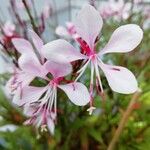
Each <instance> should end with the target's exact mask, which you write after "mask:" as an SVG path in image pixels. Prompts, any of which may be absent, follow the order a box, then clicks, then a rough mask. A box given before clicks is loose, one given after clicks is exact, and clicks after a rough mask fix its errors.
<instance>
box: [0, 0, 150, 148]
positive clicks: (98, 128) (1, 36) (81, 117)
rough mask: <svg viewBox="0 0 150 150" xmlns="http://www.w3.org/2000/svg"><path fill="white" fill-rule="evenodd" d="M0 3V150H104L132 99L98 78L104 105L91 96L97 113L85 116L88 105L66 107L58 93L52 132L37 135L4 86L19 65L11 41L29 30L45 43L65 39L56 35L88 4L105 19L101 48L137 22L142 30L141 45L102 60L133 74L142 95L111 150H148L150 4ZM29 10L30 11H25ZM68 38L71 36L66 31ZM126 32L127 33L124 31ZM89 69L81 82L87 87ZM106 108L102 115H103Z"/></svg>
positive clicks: (111, 0)
mask: <svg viewBox="0 0 150 150" xmlns="http://www.w3.org/2000/svg"><path fill="white" fill-rule="evenodd" d="M25 2H26V3H27V8H26V7H25V6H24V3H23V2H22V0H0V45H1V46H0V54H1V55H0V150H77V149H78V150H80V149H81V150H107V148H108V145H109V143H110V142H111V140H112V138H113V136H114V135H115V132H116V129H117V128H118V125H119V121H120V120H121V118H122V116H123V115H124V113H125V112H126V109H127V107H128V104H129V103H130V100H131V99H132V97H133V95H123V94H119V93H115V92H112V91H111V89H110V88H109V87H108V84H107V81H106V79H105V77H104V75H103V74H102V75H101V76H102V82H103V85H104V89H105V95H106V101H105V106H103V101H102V99H101V97H99V96H97V95H95V99H94V100H95V106H96V108H97V109H96V110H95V111H94V114H93V115H91V116H90V115H88V112H87V111H86V109H87V107H83V108H82V107H78V106H74V105H72V103H70V102H69V101H66V104H64V101H63V99H64V98H66V97H65V96H64V95H59V98H58V99H59V102H58V107H59V109H60V112H59V113H58V116H59V117H58V120H57V123H56V128H55V134H54V135H51V134H50V133H48V132H44V133H41V132H40V131H39V130H38V129H36V128H35V127H34V126H25V125H24V124H23V123H24V121H25V120H26V116H25V115H24V114H23V113H22V109H21V108H18V107H17V106H15V105H14V104H13V103H12V101H11V100H12V97H11V95H9V93H8V91H7V90H6V88H5V86H6V83H7V81H8V80H9V78H10V77H11V75H12V72H13V71H12V70H13V67H12V66H13V65H17V60H18V57H19V54H17V53H16V51H15V50H14V47H13V46H12V43H11V40H12V38H14V37H23V38H25V39H29V37H28V34H27V29H28V28H33V30H34V31H35V32H38V34H39V35H40V37H42V39H43V40H44V42H45V43H46V42H49V41H51V40H54V39H58V38H65V39H67V40H68V41H70V42H71V43H72V44H74V45H75V46H76V44H75V42H74V41H73V40H72V39H71V38H70V37H69V38H68V35H67V37H66V35H63V34H61V33H60V32H57V27H58V26H59V27H60V26H61V27H63V29H65V30H66V31H68V30H69V26H68V24H67V22H73V21H74V19H75V16H76V15H77V13H78V11H79V10H80V9H81V7H82V6H83V5H84V4H86V3H89V4H91V5H93V6H94V7H95V8H96V9H97V10H98V11H99V13H100V15H101V16H102V17H103V20H104V25H103V29H102V33H101V37H100V41H99V43H98V47H103V46H104V45H105V44H106V43H107V41H108V40H109V38H110V36H111V34H112V33H113V31H114V30H115V29H116V28H117V27H119V26H121V25H124V24H129V23H135V24H138V25H140V27H141V28H142V29H143V31H144V38H143V40H142V43H141V44H140V45H139V46H138V47H137V48H136V49H135V50H134V51H132V52H130V53H126V54H108V55H107V56H106V57H105V58H103V59H104V60H103V61H104V62H107V63H109V64H116V65H120V66H124V67H127V68H128V69H130V70H131V71H132V72H133V73H134V74H135V76H136V78H137V80H138V84H139V88H140V89H141V91H142V92H141V93H140V95H139V97H138V98H136V102H135V103H134V104H133V105H132V113H131V114H130V116H129V117H128V118H127V120H126V124H125V127H124V129H123V131H122V132H121V135H120V137H119V140H118V142H117V144H116V147H115V150H149V149H150V142H149V141H150V0H116V1H115V0H108V1H107V0H106V1H105V0H104V1H103V0H25ZM28 10H29V11H28ZM68 34H69V33H68ZM127 34H128V33H127ZM89 78H90V71H89V70H87V73H86V76H84V78H83V79H81V80H83V81H84V83H86V85H89V81H88V79H89ZM103 109H104V111H103Z"/></svg>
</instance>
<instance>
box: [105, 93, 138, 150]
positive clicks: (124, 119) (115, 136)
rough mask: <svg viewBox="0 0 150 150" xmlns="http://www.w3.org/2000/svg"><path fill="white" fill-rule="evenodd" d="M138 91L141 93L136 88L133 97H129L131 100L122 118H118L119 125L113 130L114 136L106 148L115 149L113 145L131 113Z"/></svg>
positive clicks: (108, 149)
mask: <svg viewBox="0 0 150 150" xmlns="http://www.w3.org/2000/svg"><path fill="white" fill-rule="evenodd" d="M140 93H141V91H140V90H138V91H137V92H135V94H134V95H133V97H132V99H131V101H130V103H129V105H128V107H127V109H126V111H125V112H124V114H123V116H122V119H121V120H120V123H119V126H118V128H117V130H116V132H115V134H114V136H113V138H112V140H111V142H110V144H109V146H108V148H107V150H114V149H115V145H116V143H117V142H118V140H119V137H120V135H121V133H122V131H123V129H124V127H125V125H126V122H127V121H128V119H129V117H130V115H131V113H132V111H133V109H134V108H133V105H134V103H135V102H136V101H137V99H138V97H139V95H140Z"/></svg>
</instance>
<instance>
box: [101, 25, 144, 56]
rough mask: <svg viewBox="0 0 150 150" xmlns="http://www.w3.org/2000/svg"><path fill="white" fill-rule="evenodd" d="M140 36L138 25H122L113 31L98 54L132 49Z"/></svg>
mask: <svg viewBox="0 0 150 150" xmlns="http://www.w3.org/2000/svg"><path fill="white" fill-rule="evenodd" d="M142 38H143V31H142V29H141V28H140V27H139V26H138V25H135V24H128V25H123V26H121V27H119V28H117V29H116V30H115V31H114V33H113V34H112V36H111V38H110V40H109V41H108V43H107V45H106V46H105V47H104V49H103V50H102V51H100V53H99V55H102V54H106V53H113V52H116V53H126V52H129V51H132V50H133V49H134V48H136V47H137V46H138V45H139V44H140V42H141V40H142Z"/></svg>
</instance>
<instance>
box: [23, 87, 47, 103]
mask: <svg viewBox="0 0 150 150" xmlns="http://www.w3.org/2000/svg"><path fill="white" fill-rule="evenodd" d="M47 89H48V87H47V86H46V87H33V86H26V87H24V88H23V89H22V94H21V99H20V101H21V102H22V104H27V103H29V104H30V103H33V102H36V101H38V100H39V99H40V98H41V96H42V95H43V94H44V93H45V92H46V90H47Z"/></svg>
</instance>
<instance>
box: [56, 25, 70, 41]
mask: <svg viewBox="0 0 150 150" xmlns="http://www.w3.org/2000/svg"><path fill="white" fill-rule="evenodd" d="M55 32H56V34H57V35H59V36H60V37H63V38H67V39H70V38H71V36H70V34H69V32H68V31H67V29H66V28H65V27H63V26H58V27H57V28H56V30H55Z"/></svg>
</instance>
